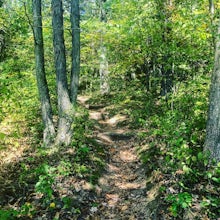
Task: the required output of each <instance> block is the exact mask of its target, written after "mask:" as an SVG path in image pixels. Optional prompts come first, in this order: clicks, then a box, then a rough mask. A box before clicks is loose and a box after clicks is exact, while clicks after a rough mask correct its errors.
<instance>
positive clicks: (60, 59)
mask: <svg viewBox="0 0 220 220" xmlns="http://www.w3.org/2000/svg"><path fill="white" fill-rule="evenodd" d="M52 14H53V20H52V26H53V46H54V58H55V67H56V81H57V82H56V83H57V97H58V115H59V119H58V131H57V137H56V144H59V145H61V144H64V145H68V144H70V141H71V137H72V130H71V124H72V120H73V119H72V117H73V115H72V112H73V109H72V105H71V102H70V97H69V92H68V83H67V76H66V56H65V45H64V31H63V7H62V0H52Z"/></svg>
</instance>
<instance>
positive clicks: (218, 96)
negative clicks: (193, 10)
mask: <svg viewBox="0 0 220 220" xmlns="http://www.w3.org/2000/svg"><path fill="white" fill-rule="evenodd" d="M216 36H217V39H216V47H215V63H214V70H213V73H212V80H211V88H210V97H209V112H208V120H207V127H206V141H205V147H204V151H205V152H207V151H208V152H209V153H210V161H211V160H213V159H214V160H215V161H217V162H220V37H219V36H220V21H219V27H218V33H217V35H216Z"/></svg>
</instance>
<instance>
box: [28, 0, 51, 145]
mask: <svg viewBox="0 0 220 220" xmlns="http://www.w3.org/2000/svg"><path fill="white" fill-rule="evenodd" d="M32 3H33V32H34V33H33V34H34V42H35V63H36V78H37V86H38V92H39V97H40V102H41V111H42V119H43V124H44V133H43V141H44V143H45V144H46V145H49V144H51V142H52V141H53V138H54V136H55V129H54V125H53V120H52V108H51V103H50V96H49V90H48V86H47V80H46V74H45V67H44V44H43V33H42V16H41V0H33V2H32Z"/></svg>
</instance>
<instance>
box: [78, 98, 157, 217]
mask: <svg viewBox="0 0 220 220" xmlns="http://www.w3.org/2000/svg"><path fill="white" fill-rule="evenodd" d="M79 101H80V102H81V103H82V104H83V105H85V106H87V108H89V109H90V110H89V115H90V119H93V120H96V121H97V126H96V129H95V130H94V135H95V138H96V140H97V141H98V142H99V143H100V144H102V145H103V146H105V147H106V148H107V151H108V152H109V158H108V163H107V166H106V169H105V173H104V174H103V175H102V177H101V178H100V179H99V181H98V185H97V195H98V196H97V204H99V206H98V207H93V208H91V209H90V214H89V215H90V217H91V219H106V220H107V219H108V220H110V219H114V220H117V219H118V220H119V219H158V218H156V216H154V215H155V214H154V213H156V212H155V210H153V209H155V207H150V206H151V205H152V204H151V205H150V203H151V202H152V195H150V194H149V192H147V190H146V174H145V169H144V168H143V166H142V164H141V162H140V159H139V156H138V153H137V150H136V146H135V144H136V143H135V135H134V131H130V130H128V129H127V128H126V127H121V126H120V128H119V127H118V126H117V125H118V123H119V122H123V121H126V120H128V118H126V117H125V116H123V115H115V116H114V117H112V118H109V117H108V112H107V110H106V108H105V107H103V106H88V105H86V101H87V98H86V97H82V96H80V97H79ZM152 193H154V192H151V194H152ZM153 197H154V195H153Z"/></svg>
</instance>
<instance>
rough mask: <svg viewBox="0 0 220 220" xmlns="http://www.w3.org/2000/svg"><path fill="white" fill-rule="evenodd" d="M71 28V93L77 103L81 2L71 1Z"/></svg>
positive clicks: (72, 99) (73, 101) (73, 100)
mask: <svg viewBox="0 0 220 220" xmlns="http://www.w3.org/2000/svg"><path fill="white" fill-rule="evenodd" d="M70 20H71V27H72V71H71V83H70V93H71V101H72V103H73V104H75V103H76V99H77V94H78V87H79V74H80V13H79V0H71V16H70Z"/></svg>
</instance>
